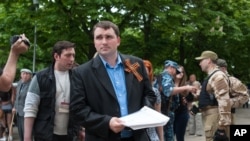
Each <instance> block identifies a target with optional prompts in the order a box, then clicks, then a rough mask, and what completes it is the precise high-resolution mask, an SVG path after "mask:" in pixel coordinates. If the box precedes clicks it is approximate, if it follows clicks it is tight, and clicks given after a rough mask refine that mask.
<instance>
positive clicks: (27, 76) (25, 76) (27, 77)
mask: <svg viewBox="0 0 250 141" xmlns="http://www.w3.org/2000/svg"><path fill="white" fill-rule="evenodd" d="M21 79H22V82H27V81H29V80H30V79H31V74H30V73H27V72H21Z"/></svg>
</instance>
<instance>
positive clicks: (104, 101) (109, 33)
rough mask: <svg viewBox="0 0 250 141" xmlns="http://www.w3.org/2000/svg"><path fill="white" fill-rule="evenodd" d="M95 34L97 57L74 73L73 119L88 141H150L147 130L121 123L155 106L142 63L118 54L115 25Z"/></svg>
mask: <svg viewBox="0 0 250 141" xmlns="http://www.w3.org/2000/svg"><path fill="white" fill-rule="evenodd" d="M93 34H94V44H95V48H96V51H97V52H98V53H97V55H96V56H95V57H94V58H93V59H91V60H90V61H89V62H87V63H84V64H82V65H80V66H78V67H77V68H76V69H74V71H73V73H72V75H73V76H72V82H73V89H72V94H71V101H70V113H72V115H70V116H71V117H70V118H72V119H74V121H75V123H76V124H79V125H81V126H83V127H85V141H149V138H148V136H147V134H146V130H145V129H140V130H132V129H130V128H125V126H124V124H123V122H122V120H121V119H120V117H123V116H126V115H128V114H131V113H133V112H136V111H138V110H140V109H141V108H142V107H143V106H145V105H147V106H149V107H151V108H153V104H154V103H155V100H156V96H155V94H154V91H153V90H152V85H151V82H150V80H149V78H148V75H147V72H146V69H145V66H144V63H143V60H142V59H140V58H138V57H135V56H130V55H125V54H121V53H119V52H118V50H117V48H118V46H119V45H120V40H121V39H120V35H119V29H118V27H117V25H115V24H114V23H112V22H110V21H101V22H99V23H97V24H96V25H95V26H94V29H93ZM142 118H145V117H142Z"/></svg>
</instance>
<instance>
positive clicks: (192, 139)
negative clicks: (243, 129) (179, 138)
mask: <svg viewBox="0 0 250 141" xmlns="http://www.w3.org/2000/svg"><path fill="white" fill-rule="evenodd" d="M235 124H236V125H237V124H238V125H250V108H249V109H248V108H247V109H244V108H238V109H236V114H235ZM185 141H205V137H204V135H203V136H193V135H188V133H186V136H185Z"/></svg>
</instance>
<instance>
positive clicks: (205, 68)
mask: <svg viewBox="0 0 250 141" xmlns="http://www.w3.org/2000/svg"><path fill="white" fill-rule="evenodd" d="M210 61H211V59H209V58H207V59H202V60H201V61H200V64H199V65H200V67H201V70H202V71H203V72H207V71H208V64H209V62H210Z"/></svg>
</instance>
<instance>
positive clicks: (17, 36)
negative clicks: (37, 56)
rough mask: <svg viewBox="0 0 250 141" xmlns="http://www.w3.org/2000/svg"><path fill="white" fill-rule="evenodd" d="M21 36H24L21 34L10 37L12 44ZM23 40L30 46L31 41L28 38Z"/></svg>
mask: <svg viewBox="0 0 250 141" xmlns="http://www.w3.org/2000/svg"><path fill="white" fill-rule="evenodd" d="M19 38H22V36H20V35H14V36H12V37H10V44H11V45H13V44H14V43H15V42H16V41H17V40H18V39H19ZM22 41H23V42H24V44H25V45H27V46H28V47H29V46H30V42H29V41H28V40H22Z"/></svg>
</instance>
